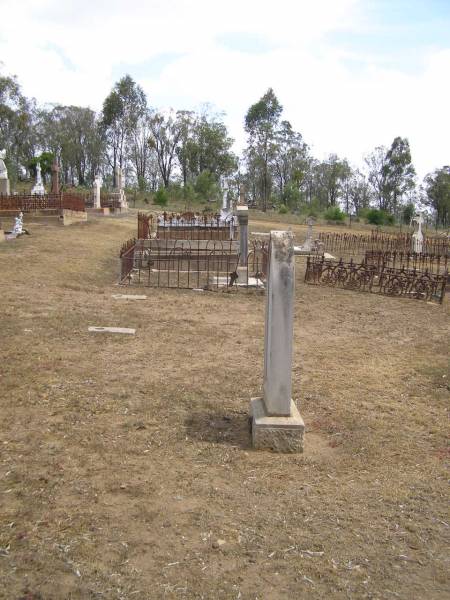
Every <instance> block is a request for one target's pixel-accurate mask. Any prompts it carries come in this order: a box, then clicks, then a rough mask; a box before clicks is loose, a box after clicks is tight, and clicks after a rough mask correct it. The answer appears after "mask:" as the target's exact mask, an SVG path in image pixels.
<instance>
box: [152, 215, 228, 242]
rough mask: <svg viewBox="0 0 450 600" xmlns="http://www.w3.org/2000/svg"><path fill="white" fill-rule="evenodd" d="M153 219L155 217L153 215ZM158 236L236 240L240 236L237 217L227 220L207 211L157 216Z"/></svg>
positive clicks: (161, 237)
mask: <svg viewBox="0 0 450 600" xmlns="http://www.w3.org/2000/svg"><path fill="white" fill-rule="evenodd" d="M151 219H153V217H151ZM155 225H156V237H158V238H160V239H169V240H175V239H176V240H235V239H237V237H238V227H237V223H236V217H234V216H230V217H229V218H227V219H226V220H223V219H221V217H220V215H218V214H213V213H207V214H202V215H199V214H195V213H182V214H174V213H172V214H169V213H166V212H164V213H163V214H162V215H158V216H156V218H155Z"/></svg>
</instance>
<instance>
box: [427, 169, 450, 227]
mask: <svg viewBox="0 0 450 600" xmlns="http://www.w3.org/2000/svg"><path fill="white" fill-rule="evenodd" d="M424 184H425V191H426V199H425V203H426V204H427V205H428V206H430V207H431V208H432V209H433V210H434V211H435V214H436V227H437V226H438V225H442V226H443V227H449V226H450V166H444V167H442V168H440V169H435V170H434V171H433V172H432V173H429V174H428V175H427V176H426V177H425V180H424Z"/></svg>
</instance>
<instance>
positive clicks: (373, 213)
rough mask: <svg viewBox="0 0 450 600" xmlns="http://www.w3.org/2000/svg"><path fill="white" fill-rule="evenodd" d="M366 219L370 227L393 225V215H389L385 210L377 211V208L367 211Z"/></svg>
mask: <svg viewBox="0 0 450 600" xmlns="http://www.w3.org/2000/svg"><path fill="white" fill-rule="evenodd" d="M366 219H367V222H368V223H370V224H371V225H393V224H394V223H395V217H394V215H391V214H390V213H388V212H386V211H385V210H378V209H377V208H371V209H370V210H368V211H367V213H366Z"/></svg>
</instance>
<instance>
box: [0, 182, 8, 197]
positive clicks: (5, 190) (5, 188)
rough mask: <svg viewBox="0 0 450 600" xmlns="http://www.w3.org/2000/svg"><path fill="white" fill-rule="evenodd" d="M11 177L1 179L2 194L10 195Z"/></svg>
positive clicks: (0, 191)
mask: <svg viewBox="0 0 450 600" xmlns="http://www.w3.org/2000/svg"><path fill="white" fill-rule="evenodd" d="M9 193H10V190H9V179H0V194H3V195H4V196H9Z"/></svg>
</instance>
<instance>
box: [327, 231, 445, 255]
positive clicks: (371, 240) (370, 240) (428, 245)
mask: <svg viewBox="0 0 450 600" xmlns="http://www.w3.org/2000/svg"><path fill="white" fill-rule="evenodd" d="M318 239H319V240H320V241H321V242H323V244H324V249H325V251H326V252H330V253H332V254H349V255H350V254H353V255H357V254H364V253H365V252H366V251H367V250H369V251H372V252H375V251H380V252H404V253H408V252H411V250H412V235H411V234H410V233H402V234H400V233H399V234H388V233H384V232H379V231H372V232H371V233H370V234H367V235H364V234H351V233H335V232H331V233H327V232H319V238H318ZM423 252H424V253H426V254H441V255H445V254H449V252H450V241H449V239H448V238H440V237H426V238H425V239H424V241H423Z"/></svg>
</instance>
